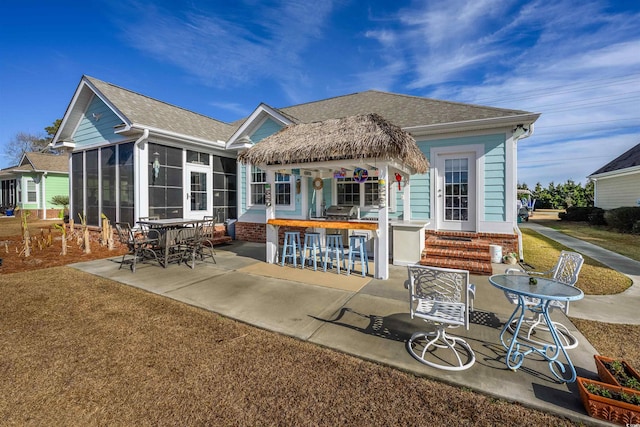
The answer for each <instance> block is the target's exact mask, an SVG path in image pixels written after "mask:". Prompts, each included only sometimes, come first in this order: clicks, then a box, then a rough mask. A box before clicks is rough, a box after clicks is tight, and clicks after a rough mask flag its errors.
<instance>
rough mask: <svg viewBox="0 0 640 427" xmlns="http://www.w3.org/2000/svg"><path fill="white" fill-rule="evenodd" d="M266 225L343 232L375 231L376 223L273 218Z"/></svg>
mask: <svg viewBox="0 0 640 427" xmlns="http://www.w3.org/2000/svg"><path fill="white" fill-rule="evenodd" d="M267 224H269V225H273V226H282V225H286V226H289V227H307V228H334V229H345V230H377V229H378V222H377V221H329V220H313V219H283V218H274V219H270V220H267Z"/></svg>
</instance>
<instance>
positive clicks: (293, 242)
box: [282, 231, 300, 267]
mask: <svg viewBox="0 0 640 427" xmlns="http://www.w3.org/2000/svg"><path fill="white" fill-rule="evenodd" d="M299 255H300V232H299V231H285V232H284V245H283V246H282V266H283V267H284V262H285V260H286V259H287V258H291V260H292V262H293V266H294V267H297V266H298V256H299Z"/></svg>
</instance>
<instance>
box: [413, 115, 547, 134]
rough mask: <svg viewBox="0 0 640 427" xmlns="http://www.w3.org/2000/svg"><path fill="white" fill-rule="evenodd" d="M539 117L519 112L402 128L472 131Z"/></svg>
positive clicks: (426, 131)
mask: <svg viewBox="0 0 640 427" xmlns="http://www.w3.org/2000/svg"><path fill="white" fill-rule="evenodd" d="M538 117H540V113H529V114H520V115H514V116H504V117H493V118H489V119H477V120H465V121H461V122H451V123H439V124H434V125H420V126H407V127H404V128H402V129H403V130H405V131H407V132H409V133H411V134H412V135H414V136H423V135H434V134H442V133H447V132H460V131H472V130H480V129H491V128H499V127H511V126H517V125H519V124H522V125H530V124H532V123H533V122H535V121H536V120H538Z"/></svg>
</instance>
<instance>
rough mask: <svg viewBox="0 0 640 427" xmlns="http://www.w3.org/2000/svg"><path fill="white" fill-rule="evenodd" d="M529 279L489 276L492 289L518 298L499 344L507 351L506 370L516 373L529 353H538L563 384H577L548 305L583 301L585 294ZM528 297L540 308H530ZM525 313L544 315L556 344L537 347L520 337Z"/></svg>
mask: <svg viewBox="0 0 640 427" xmlns="http://www.w3.org/2000/svg"><path fill="white" fill-rule="evenodd" d="M529 279H530V276H526V275H518V274H496V275H493V276H491V277H489V282H490V283H491V284H492V285H493V286H495V287H496V288H498V289H500V290H503V291H507V292H511V293H512V294H515V295H517V297H518V305H517V306H516V309H515V310H514V311H513V314H511V317H509V320H507V322H506V323H505V324H504V327H503V328H502V332H500V342H501V343H502V346H503V347H504V348H505V349H506V350H507V357H506V364H507V367H508V368H509V369H512V370H514V371H515V370H517V369H518V368H519V367H520V366H522V363H523V362H524V358H525V357H526V356H527V355H528V354H531V353H536V354H539V355H541V356H542V357H544V358H545V360H547V361H548V362H549V369H550V370H551V373H552V374H553V375H554V376H555V377H556V378H558V380H560V381H561V382H574V381H575V380H576V370H575V368H574V366H573V363H572V362H571V358H569V354H568V353H567V351H566V349H565V348H564V346H563V345H562V341H561V339H560V337H559V336H558V332H557V331H556V329H555V327H554V326H553V322H552V321H551V319H550V318H549V303H550V302H551V301H576V300H579V299H582V298H583V297H584V293H583V292H582V290H580V289H578V288H576V287H574V286H569V285H565V284H564V283H560V282H556V281H555V280H551V279H545V278H541V277H536V278H535V279H536V281H537V283H535V284H532V283H530V282H529ZM525 297H528V298H535V299H536V300H537V301H539V302H538V304H537V305H531V303H530V302H529V305H527V304H525V300H524V298H525ZM526 310H529V311H533V312H534V313H541V314H542V315H543V316H544V319H545V321H546V322H547V325H549V333H550V334H551V337H552V339H553V344H542V345H538V344H536V343H533V342H531V341H528V340H526V339H522V338H519V337H518V334H519V332H520V327H521V326H522V323H523V321H524V319H525V312H526ZM516 317H517V322H516V326H515V328H514V330H513V335H512V336H511V338H507V339H506V341H505V335H506V332H507V330H508V329H509V325H510V324H511V322H512V321H513V320H514V319H516ZM509 335H510V334H509ZM560 355H563V356H564V358H565V360H566V362H567V367H568V368H569V372H568V373H567V372H566V369H565V366H564V364H563V363H562V362H561V361H559V360H558V358H559V357H560ZM563 374H565V375H563Z"/></svg>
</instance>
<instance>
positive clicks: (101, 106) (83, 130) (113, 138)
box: [73, 96, 125, 149]
mask: <svg viewBox="0 0 640 427" xmlns="http://www.w3.org/2000/svg"><path fill="white" fill-rule="evenodd" d="M94 114H95V116H94ZM121 123H122V120H121V119H120V118H119V117H118V116H117V115H116V114H115V113H114V112H113V111H112V110H111V109H110V108H109V107H108V106H107V105H106V104H105V103H104V102H102V100H101V99H100V98H98V97H97V96H94V97H93V99H92V100H91V102H90V103H89V106H88V107H87V111H86V112H85V114H84V116H83V117H82V119H81V120H80V123H79V124H78V128H77V129H76V131H75V132H74V135H73V140H74V141H75V143H76V149H77V148H81V147H83V146H95V145H97V144H101V143H104V142H105V141H108V142H120V141H123V140H124V139H125V138H123V137H122V136H120V135H118V134H116V133H115V132H114V131H113V127H114V126H117V125H119V124H121Z"/></svg>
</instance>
